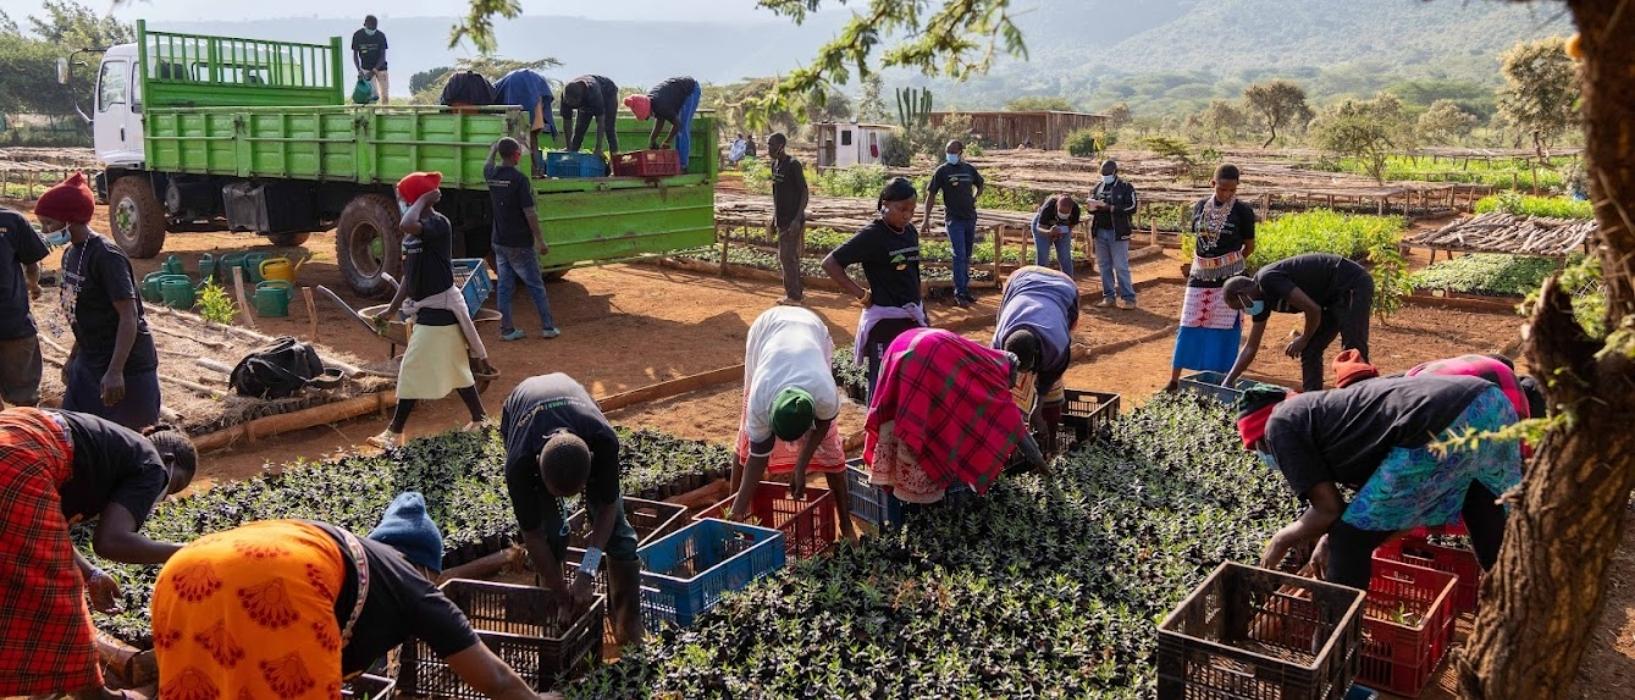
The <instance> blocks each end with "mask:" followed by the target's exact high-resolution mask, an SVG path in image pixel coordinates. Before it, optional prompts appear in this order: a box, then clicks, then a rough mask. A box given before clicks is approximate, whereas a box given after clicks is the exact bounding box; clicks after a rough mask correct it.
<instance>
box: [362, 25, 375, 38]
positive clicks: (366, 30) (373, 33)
mask: <svg viewBox="0 0 1635 700" xmlns="http://www.w3.org/2000/svg"><path fill="white" fill-rule="evenodd" d="M363 33H364V34H368V35H369V36H374V35H375V30H373V29H370V28H368V27H364V28H363Z"/></svg>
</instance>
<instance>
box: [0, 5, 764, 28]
mask: <svg viewBox="0 0 1635 700" xmlns="http://www.w3.org/2000/svg"><path fill="white" fill-rule="evenodd" d="M81 2H83V3H84V4H86V5H88V6H90V7H92V8H94V9H96V10H98V11H105V10H106V9H107V8H109V7H112V4H111V3H110V2H108V0H81ZM40 7H41V2H40V0H0V10H4V11H5V12H6V13H7V14H10V15H11V16H12V17H13V18H15V19H17V20H18V21H19V22H21V21H22V18H23V17H25V16H27V15H29V14H34V13H38V12H39V11H40ZM465 8H466V3H464V2H462V1H461V0H390V1H387V2H381V1H378V0H377V1H374V2H362V1H359V0H276V1H275V2H274V1H269V0H131V1H128V2H125V3H123V4H121V5H120V6H119V7H118V8H116V9H115V10H114V14H115V15H117V16H119V17H121V18H123V19H127V20H134V19H138V18H141V19H147V20H151V21H155V22H164V21H180V20H190V21H193V20H211V19H218V20H246V19H267V18H274V17H308V16H317V17H351V16H354V15H356V16H358V17H360V18H361V17H362V16H363V15H365V14H371V13H372V14H375V15H377V16H379V17H381V18H382V19H383V20H384V19H386V18H388V17H392V16H397V17H452V16H455V15H460V14H464V12H465ZM522 9H523V13H524V14H530V15H565V16H573V17H587V18H590V19H624V20H629V19H660V20H678V19H703V20H745V19H762V20H765V19H771V18H772V17H773V15H772V14H771V13H770V12H767V11H765V10H757V9H756V8H755V0H595V1H592V2H585V1H575V2H569V1H567V0H522ZM24 25H25V26H26V23H24Z"/></svg>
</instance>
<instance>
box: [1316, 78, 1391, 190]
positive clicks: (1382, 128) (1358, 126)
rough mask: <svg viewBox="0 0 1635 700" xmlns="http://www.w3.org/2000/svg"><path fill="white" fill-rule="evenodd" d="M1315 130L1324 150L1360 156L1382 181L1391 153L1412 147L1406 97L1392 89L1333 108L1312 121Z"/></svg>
mask: <svg viewBox="0 0 1635 700" xmlns="http://www.w3.org/2000/svg"><path fill="white" fill-rule="evenodd" d="M1312 133H1313V135H1314V136H1316V137H1317V143H1318V145H1320V146H1322V147H1323V149H1324V150H1327V151H1332V152H1334V153H1336V154H1339V155H1341V156H1347V157H1351V158H1356V159H1357V160H1358V162H1360V163H1362V166H1363V169H1364V170H1366V171H1368V174H1369V175H1371V176H1373V178H1374V180H1375V181H1377V182H1380V183H1381V184H1383V183H1384V182H1385V166H1386V163H1387V162H1388V160H1389V159H1390V156H1391V154H1392V153H1396V152H1398V151H1402V150H1406V149H1408V148H1409V147H1411V146H1412V139H1413V129H1412V127H1411V126H1410V125H1409V123H1408V118H1407V117H1406V116H1405V115H1404V113H1403V109H1402V100H1399V99H1397V97H1396V95H1392V94H1391V93H1381V94H1380V95H1378V96H1376V97H1375V98H1374V99H1372V100H1346V101H1345V102H1342V103H1340V104H1339V105H1336V106H1334V107H1332V108H1330V109H1329V110H1328V111H1326V112H1324V113H1323V115H1322V116H1320V117H1318V118H1317V120H1316V121H1314V122H1312Z"/></svg>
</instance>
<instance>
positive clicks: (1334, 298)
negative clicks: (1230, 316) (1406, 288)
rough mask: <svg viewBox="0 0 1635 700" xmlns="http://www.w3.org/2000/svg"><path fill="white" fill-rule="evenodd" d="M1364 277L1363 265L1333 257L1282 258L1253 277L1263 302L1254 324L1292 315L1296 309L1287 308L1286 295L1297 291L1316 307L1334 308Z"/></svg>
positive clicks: (1261, 269)
mask: <svg viewBox="0 0 1635 700" xmlns="http://www.w3.org/2000/svg"><path fill="white" fill-rule="evenodd" d="M1367 276H1368V270H1367V269H1366V268H1364V267H1363V266H1362V265H1358V264H1357V263H1356V262H1354V261H1352V260H1349V259H1346V258H1344V257H1341V256H1339V255H1335V254H1333V253H1306V254H1304V255H1296V256H1294V257H1292V258H1284V259H1282V260H1279V261H1277V262H1275V263H1272V264H1270V265H1267V266H1265V267H1263V268H1260V271H1259V272H1257V273H1255V283H1256V284H1258V285H1260V291H1261V295H1262V299H1264V300H1265V302H1266V310H1264V311H1262V312H1260V315H1259V316H1256V317H1255V320H1256V321H1264V320H1266V319H1268V318H1270V317H1271V315H1272V312H1273V311H1278V312H1281V313H1295V312H1296V311H1297V309H1295V308H1294V307H1293V306H1290V305H1289V295H1290V294H1293V293H1294V290H1296V289H1299V290H1300V291H1302V292H1305V293H1306V296H1308V297H1311V300H1312V301H1314V302H1317V305H1318V306H1321V307H1324V308H1327V307H1330V306H1333V305H1335V304H1338V303H1340V302H1341V301H1343V300H1344V294H1345V293H1346V292H1349V291H1351V289H1352V287H1354V286H1356V284H1357V282H1358V281H1359V280H1361V279H1362V278H1365V277H1367Z"/></svg>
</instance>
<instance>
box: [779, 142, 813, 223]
mask: <svg viewBox="0 0 1635 700" xmlns="http://www.w3.org/2000/svg"><path fill="white" fill-rule="evenodd" d="M805 197H806V169H805V168H804V167H803V166H802V165H801V164H800V161H798V160H795V159H794V158H792V157H786V158H784V159H782V160H774V161H772V216H773V218H775V219H777V221H778V225H779V226H788V225H789V222H791V221H794V220H795V217H797V216H799V215H801V214H802V212H801V209H800V203H801V200H802V199H804V198H805Z"/></svg>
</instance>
